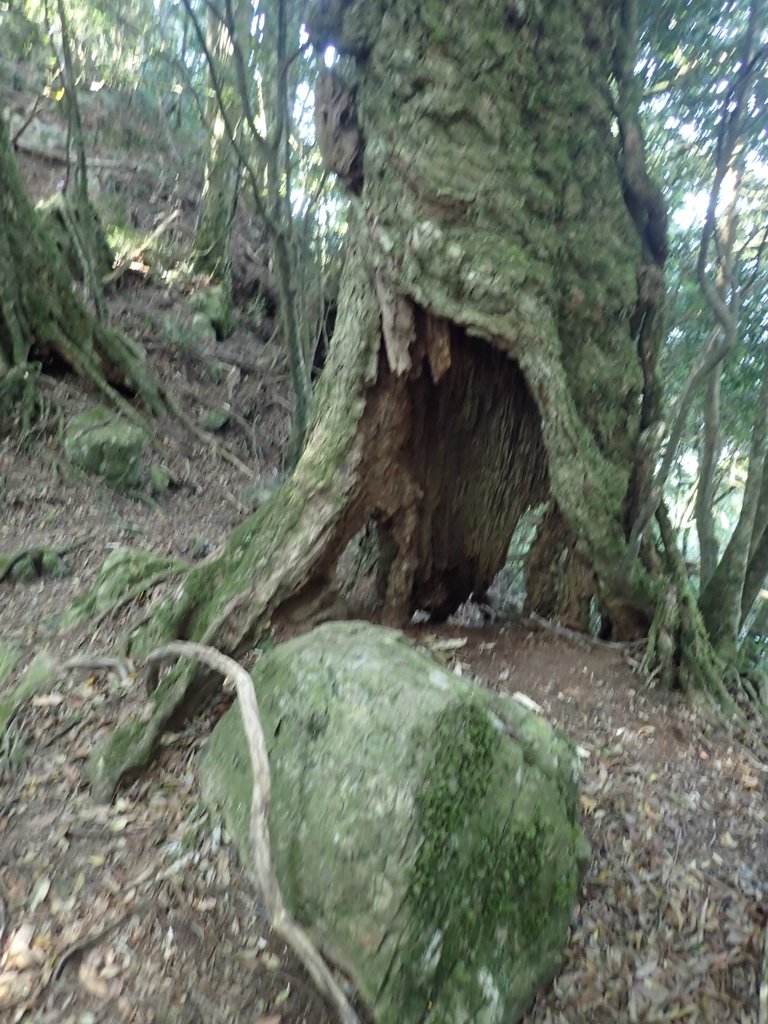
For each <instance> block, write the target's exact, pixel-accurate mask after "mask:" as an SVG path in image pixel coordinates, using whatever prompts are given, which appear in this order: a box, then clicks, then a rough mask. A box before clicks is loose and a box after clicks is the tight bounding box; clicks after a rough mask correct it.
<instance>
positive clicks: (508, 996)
mask: <svg viewBox="0 0 768 1024" xmlns="http://www.w3.org/2000/svg"><path fill="white" fill-rule="evenodd" d="M253 677H254V683H255V688H256V695H257V699H258V701H259V708H260V712H261V716H262V722H263V725H264V730H265V734H266V738H267V744H268V748H269V757H270V764H271V770H272V807H271V812H270V829H271V841H272V851H273V856H274V861H275V868H276V871H277V875H278V879H279V881H280V885H281V887H282V890H283V895H284V897H285V899H286V902H287V904H288V906H289V908H290V909H291V911H292V912H293V914H294V915H295V917H296V918H297V919H298V920H299V921H300V922H301V923H302V924H304V925H305V926H306V927H307V928H308V930H309V932H310V934H311V935H312V936H313V937H314V939H315V941H316V942H317V944H318V945H319V946H320V947H321V948H322V949H323V950H324V951H325V952H326V953H327V955H328V956H330V957H331V959H333V960H334V961H335V962H337V963H338V964H339V965H340V966H342V967H343V968H344V969H345V970H346V971H347V972H348V974H349V975H350V976H351V977H352V979H353V980H354V982H355V984H356V985H357V986H358V987H359V990H360V993H361V995H362V997H363V999H364V1000H365V1002H366V1004H367V1006H368V1008H369V1010H370V1012H371V1014H372V1016H373V1018H374V1019H375V1021H376V1022H377V1024H410V1022H413V1024H415V1022H417V1021H418V1022H429V1024H470V1022H471V1024H497V1022H498V1024H501V1022H504V1024H513V1022H514V1021H517V1020H519V1019H520V1017H521V1016H522V1014H523V1013H524V1012H525V1010H526V1008H527V1007H528V1005H529V1004H530V1002H531V1000H532V998H533V996H534V994H535V992H536V990H537V989H538V988H540V987H541V986H542V985H544V984H546V983H548V982H549V981H550V980H551V979H552V977H553V975H554V974H555V972H556V970H557V968H558V966H559V963H560V960H561V956H562V950H563V946H564V943H565V936H566V932H567V928H568V923H569V920H570V916H571V910H572V907H573V904H574V902H575V899H576V894H577V891H578V887H579V883H580V879H581V876H582V872H583V869H584V866H585V863H586V856H587V852H588V850H587V846H586V842H585V840H584V838H583V836H582V834H581V832H580V829H579V825H578V806H579V803H578V779H579V768H578V759H577V757H576V754H575V752H574V750H573V748H572V746H571V745H570V743H569V742H568V741H567V740H566V739H565V738H564V737H563V736H560V735H558V734H557V733H556V732H555V731H554V730H553V729H552V728H551V727H550V726H549V725H548V724H547V723H546V722H544V721H543V720H541V719H539V718H537V717H536V716H535V715H533V714H531V713H530V712H529V711H527V710H525V709H524V708H522V707H520V706H519V705H517V704H516V703H515V702H513V701H510V700H508V699H505V698H502V697H500V696H498V695H494V694H490V693H488V692H486V691H485V690H483V689H482V688H480V687H479V686H477V685H475V684H473V683H471V682H468V681H467V680H462V679H459V678H457V677H456V676H454V675H452V674H451V673H449V672H447V671H445V670H444V669H443V668H441V667H440V666H439V665H438V664H437V663H436V662H435V661H434V660H433V659H432V658H430V657H429V656H428V655H427V654H426V653H425V652H423V651H421V650H419V649H417V648H416V647H414V646H413V645H412V644H411V643H410V642H409V641H408V640H407V639H406V638H404V637H403V635H402V634H400V633H398V632H396V631H393V630H389V629H382V628H378V627H375V626H371V625H368V624H365V623H331V624H328V625H325V626H321V627H319V628H318V629H316V630H314V631H312V632H311V633H309V634H307V635H305V636H303V637H300V638H298V639H296V640H292V641H290V642H288V643H285V644H282V645H280V646H279V647H277V648H275V649H274V650H273V651H271V652H269V653H268V654H266V655H265V656H264V657H263V658H262V660H261V661H260V662H259V663H258V664H257V666H256V669H255V671H254V673H253ZM202 781H203V792H204V796H205V799H206V800H207V801H208V802H209V804H211V805H213V806H215V807H218V808H220V809H222V810H223V816H224V820H225V822H226V825H227V828H228V830H229V832H230V834H231V835H232V837H233V839H234V842H235V843H236V845H237V847H238V849H239V851H240V855H241V858H242V860H243V862H244V864H246V865H249V864H250V859H251V854H250V845H249V837H248V828H249V814H250V801H251V769H250V762H249V758H248V752H247V748H246V745H245V738H244V734H243V731H242V724H241V718H240V713H239V709H238V708H237V705H236V706H235V707H234V708H233V709H231V710H230V711H229V712H228V713H227V714H226V715H225V716H224V717H223V718H222V720H221V721H220V722H219V724H218V725H217V727H216V729H215V730H214V732H213V735H212V737H211V741H210V743H209V745H208V748H207V750H206V753H205V755H204V759H203V763H202Z"/></svg>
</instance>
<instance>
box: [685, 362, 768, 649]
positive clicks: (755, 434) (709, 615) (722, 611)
mask: <svg viewBox="0 0 768 1024" xmlns="http://www.w3.org/2000/svg"><path fill="white" fill-rule="evenodd" d="M767 454H768V365H767V366H766V368H765V371H764V374H763V382H762V387H761V389H760V395H759V397H758V405H757V413H756V416H755V424H754V427H753V428H752V441H751V444H750V451H749V471H748V473H747V483H746V486H745V488H744V498H743V500H742V504H741V512H740V514H739V518H738V521H737V523H736V527H735V529H734V531H733V533H732V535H731V539H730V540H729V542H728V545H727V547H726V549H725V551H724V552H723V557H722V558H721V559H720V563H719V565H718V566H717V568H716V569H715V571H714V573H713V574H712V577H711V579H710V581H709V583H708V584H707V586H706V588H705V589H704V592H703V593H702V595H701V597H700V599H699V604H700V607H701V612H702V615H703V617H704V622H705V624H706V626H707V630H708V631H709V635H710V637H711V638H712V642H713V643H714V644H715V646H716V648H717V649H718V650H719V651H720V653H721V654H722V655H723V656H724V657H726V658H730V659H731V660H733V659H734V658H735V654H736V646H737V639H738V632H739V626H740V624H741V622H742V619H743V615H744V613H745V612H746V610H747V609H746V608H745V607H744V586H745V582H746V576H747V570H748V568H749V563H750V553H751V551H752V550H753V541H754V533H755V524H756V521H757V514H758V510H759V507H760V498H761V494H762V486H763V473H764V469H765V462H766V455H767Z"/></svg>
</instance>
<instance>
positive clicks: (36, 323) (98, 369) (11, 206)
mask: <svg viewBox="0 0 768 1024" xmlns="http://www.w3.org/2000/svg"><path fill="white" fill-rule="evenodd" d="M30 359H36V360H43V361H45V360H54V361H59V362H61V363H64V364H66V365H67V366H69V367H71V368H72V369H73V370H75V371H76V372H77V373H79V374H81V375H82V376H83V377H86V378H88V379H89V380H90V381H91V382H92V383H93V384H95V385H96V386H97V387H98V388H99V389H101V390H102V391H105V392H107V393H108V394H109V395H110V397H111V398H112V399H113V400H114V401H116V402H117V403H118V404H119V403H120V402H121V400H120V397H119V395H118V394H117V392H116V391H114V390H113V388H112V387H110V385H114V386H116V387H119V388H128V389H130V390H133V391H135V392H137V393H138V394H139V395H140V396H141V397H142V398H143V399H144V401H145V403H146V404H147V406H148V407H149V408H150V409H153V410H159V409H160V408H161V406H162V402H161V399H160V396H159V394H158V391H157V388H156V387H155V385H154V383H153V381H152V378H151V375H150V374H149V373H148V372H147V370H146V367H145V364H144V354H143V352H142V350H141V349H140V348H139V346H138V345H136V344H134V343H133V342H132V341H130V340H129V339H128V338H126V337H125V336H124V335H123V334H120V333H119V332H117V331H114V330H110V329H109V328H108V327H105V326H104V325H103V324H101V323H99V322H98V321H97V320H96V319H95V318H94V317H93V316H92V315H91V314H90V313H89V311H88V309H87V308H86V306H85V305H84V303H83V302H82V301H81V300H80V298H79V297H78V295H77V292H76V291H75V290H74V288H73V282H72V277H71V275H70V273H69V271H68V269H67V266H66V264H65V262H64V260H63V258H62V256H61V255H60V253H59V251H58V250H57V249H56V247H55V245H54V244H53V242H52V241H51V239H50V237H49V236H48V234H47V232H46V231H45V229H44V228H43V226H42V224H41V223H40V219H39V218H38V216H37V214H36V213H35V211H34V209H33V208H32V205H31V203H30V201H29V198H28V196H27V193H26V191H25V189H24V184H23V182H22V180H21V177H20V175H19V171H18V168H17V166H16V161H15V159H14V156H13V151H12V149H11V144H10V140H9V137H8V130H7V128H6V125H5V122H4V119H3V117H2V116H0V381H2V380H3V378H6V379H12V378H13V376H14V374H19V373H21V374H24V373H26V365H27V363H28V361H29V360H30ZM123 404H124V405H125V406H127V403H123ZM127 407H128V409H130V406H127Z"/></svg>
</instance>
